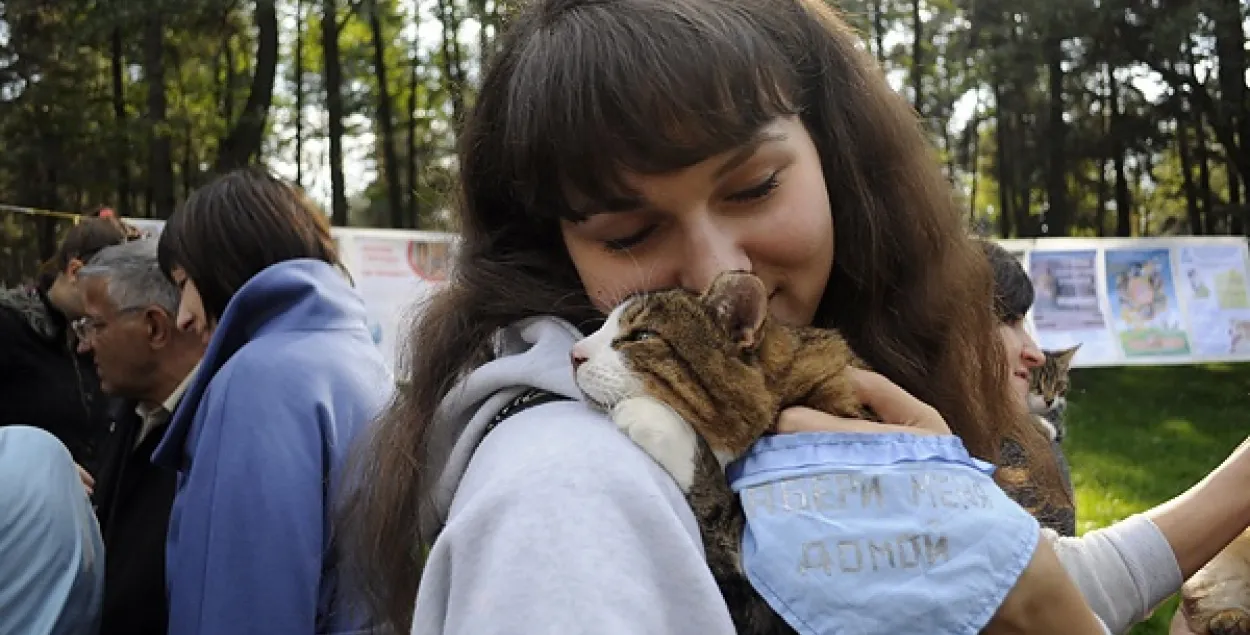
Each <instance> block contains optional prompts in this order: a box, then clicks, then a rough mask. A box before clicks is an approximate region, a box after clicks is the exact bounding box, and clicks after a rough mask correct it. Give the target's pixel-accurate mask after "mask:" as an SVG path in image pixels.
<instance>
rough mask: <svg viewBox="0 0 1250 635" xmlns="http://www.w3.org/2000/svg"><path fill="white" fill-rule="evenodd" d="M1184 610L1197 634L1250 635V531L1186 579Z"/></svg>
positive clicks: (1183, 593) (1182, 591)
mask: <svg viewBox="0 0 1250 635" xmlns="http://www.w3.org/2000/svg"><path fill="white" fill-rule="evenodd" d="M1181 611H1182V612H1183V614H1184V616H1185V620H1186V622H1187V623H1188V624H1189V630H1191V631H1193V632H1194V633H1195V634H1196V635H1250V530H1247V531H1246V532H1245V533H1243V534H1242V535H1240V536H1238V537H1237V539H1236V540H1234V541H1233V542H1232V544H1230V545H1228V546H1227V547H1225V548H1224V550H1223V551H1221V552H1220V554H1219V555H1217V556H1216V557H1215V558H1213V559H1212V560H1211V562H1208V563H1207V565H1206V566H1205V567H1203V568H1202V569H1200V570H1199V571H1198V573H1195V574H1194V576H1193V577H1191V578H1190V579H1189V581H1187V582H1185V585H1184V586H1182V587H1181Z"/></svg>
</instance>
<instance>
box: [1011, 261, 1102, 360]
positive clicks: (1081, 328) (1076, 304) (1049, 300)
mask: <svg viewBox="0 0 1250 635" xmlns="http://www.w3.org/2000/svg"><path fill="white" fill-rule="evenodd" d="M1028 272H1029V277H1030V278H1032V280H1033V290H1034V297H1035V299H1034V301H1033V328H1034V331H1035V332H1036V336H1037V343H1038V345H1039V346H1041V348H1042V349H1043V350H1050V351H1054V350H1061V349H1065V348H1070V347H1072V346H1075V345H1077V344H1080V345H1081V349H1080V350H1079V351H1077V354H1076V359H1075V360H1074V361H1075V363H1078V364H1079V363H1082V362H1087V361H1109V360H1114V359H1115V358H1116V356H1117V355H1119V347H1118V346H1117V345H1116V342H1115V340H1114V339H1113V338H1112V337H1111V334H1110V333H1109V332H1108V331H1107V321H1106V318H1105V316H1104V315H1103V312H1102V303H1101V299H1100V297H1099V288H1100V287H1099V285H1098V251H1097V250H1095V249H1081V250H1073V251H1034V252H1033V253H1032V254H1031V255H1030V258H1029V269H1028Z"/></svg>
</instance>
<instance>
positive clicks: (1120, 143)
mask: <svg viewBox="0 0 1250 635" xmlns="http://www.w3.org/2000/svg"><path fill="white" fill-rule="evenodd" d="M1107 89H1108V92H1109V94H1110V100H1109V101H1110V105H1111V111H1110V112H1111V160H1112V161H1113V162H1114V163H1115V214H1116V222H1115V235H1116V236H1121V237H1126V238H1127V237H1129V236H1132V234H1133V201H1132V198H1131V193H1130V192H1129V189H1128V176H1127V175H1126V174H1125V170H1124V155H1125V154H1126V152H1127V150H1125V148H1124V140H1123V139H1122V135H1123V134H1124V130H1123V125H1122V123H1121V117H1122V115H1121V114H1120V86H1119V83H1118V82H1117V81H1116V79H1115V72H1114V70H1113V69H1111V68H1110V67H1108V69H1107Z"/></svg>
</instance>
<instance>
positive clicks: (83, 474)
mask: <svg viewBox="0 0 1250 635" xmlns="http://www.w3.org/2000/svg"><path fill="white" fill-rule="evenodd" d="M74 467H76V468H78V480H80V481H82V486H83V488H84V489H86V490H87V494H88V495H91V494H94V493H95V478H94V477H92V476H91V473H90V472H88V471H87V470H86V468H84V467H83V466H81V465H79V464H77V463H75V464H74Z"/></svg>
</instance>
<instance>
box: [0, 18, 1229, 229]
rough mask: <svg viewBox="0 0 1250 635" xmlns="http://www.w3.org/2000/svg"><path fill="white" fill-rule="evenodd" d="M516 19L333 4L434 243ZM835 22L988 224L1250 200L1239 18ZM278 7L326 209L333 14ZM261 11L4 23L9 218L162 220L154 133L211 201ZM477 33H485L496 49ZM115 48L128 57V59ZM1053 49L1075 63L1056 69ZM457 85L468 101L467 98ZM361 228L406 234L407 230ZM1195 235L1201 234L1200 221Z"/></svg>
mask: <svg viewBox="0 0 1250 635" xmlns="http://www.w3.org/2000/svg"><path fill="white" fill-rule="evenodd" d="M1233 4H1236V3H1233ZM514 5H515V3H512V2H503V1H502V0H335V1H334V2H333V6H334V7H335V19H336V22H337V23H338V24H339V26H340V27H341V29H340V34H339V55H338V59H337V60H335V62H336V63H337V64H338V66H339V67H340V70H341V74H342V85H341V94H342V96H343V112H342V120H343V121H344V123H345V124H346V132H345V134H346V138H347V140H348V141H349V142H350V143H349V145H351V144H355V145H356V146H359V144H360V143H361V142H362V140H368V139H371V138H374V137H373V136H372V135H376V134H377V132H378V126H377V117H378V113H379V102H378V99H379V95H380V94H381V91H380V90H379V89H378V88H379V87H378V84H377V79H376V78H377V76H378V74H377V72H376V71H377V69H376V68H375V61H374V53H373V47H372V44H373V43H372V36H371V33H370V28H369V24H368V19H367V18H368V16H369V15H370V14H371V13H372V12H373V11H376V12H377V15H378V16H379V18H380V21H381V26H382V31H383V38H382V39H383V40H384V45H385V46H384V51H383V57H384V64H385V67H386V78H387V80H386V81H387V89H388V90H387V93H388V94H389V95H390V101H391V104H390V105H391V108H390V110H391V112H392V124H393V129H394V134H395V138H394V139H393V140H392V145H393V147H394V148H395V150H396V153H397V155H398V163H399V164H400V170H399V172H400V180H401V184H400V185H401V188H400V189H401V190H402V192H404V199H405V203H404V204H405V207H406V208H407V209H406V210H405V214H404V217H405V218H408V217H409V216H410V215H411V213H412V212H413V211H414V210H415V213H416V215H417V217H418V218H415V219H414V218H408V220H407V221H406V224H414V223H424V224H430V223H434V222H436V221H435V219H436V218H446V216H447V210H448V208H449V207H450V204H451V197H450V192H451V189H452V188H451V184H452V182H453V181H454V176H455V162H454V148H455V127H456V124H455V121H454V116H455V115H456V113H457V111H458V110H463V109H464V108H465V107H467V106H468V105H471V104H472V102H473V82H474V81H475V78H476V77H478V76H479V75H480V68H479V67H480V65H481V63H482V60H483V59H484V58H485V57H486V56H488V55H489V53H490V52H491V51H492V50H493V48H494V46H495V45H494V43H493V40H494V37H495V36H496V35H497V32H498V29H499V28H500V26H501V25H503V24H505V23H506V19H507V16H508V14H509V13H510V12H511V11H512V10H514V9H515V7H514ZM837 5H838V7H839V8H840V9H841V10H842V12H843V15H844V16H845V17H846V18H847V19H848V20H849V21H851V22H852V24H853V25H854V26H855V28H857V29H858V30H859V31H860V32H861V33H862V34H863V36H864V39H865V47H866V48H867V49H868V50H869V51H871V52H872V53H873V54H874V56H876V57H877V59H878V60H880V63H881V65H882V71H883V72H884V73H885V75H886V76H887V77H888V78H889V79H890V81H891V82H892V83H893V84H894V85H895V86H896V88H897V89H898V90H899V91H900V92H901V93H902V94H903V95H905V96H906V97H907V98H908V99H910V100H911V101H912V102H913V103H914V104H915V107H916V109H917V111H918V112H919V113H920V114H921V115H922V118H923V121H922V123H923V126H924V129H925V130H926V131H927V132H928V133H929V134H930V135H931V137H932V138H933V142H934V145H935V147H936V156H937V157H938V159H939V160H940V161H941V162H942V164H943V165H944V166H945V168H946V171H947V174H948V176H949V177H950V179H951V182H952V184H954V186H955V188H956V190H957V194H958V195H959V198H960V199H961V200H963V201H965V203H963V205H965V206H966V209H967V211H968V212H969V216H970V217H971V220H972V221H973V222H974V223H977V224H985V225H988V226H989V227H991V228H994V231H995V232H996V233H1006V234H1010V235H1019V236H1026V235H1032V234H1035V233H1037V232H1039V231H1041V228H1042V227H1043V226H1046V227H1048V228H1049V229H1050V230H1051V231H1059V232H1061V233H1066V234H1070V235H1092V234H1097V233H1099V231H1100V230H1099V228H1098V224H1099V222H1100V221H1101V223H1102V231H1104V232H1112V231H1114V229H1115V227H1116V225H1117V218H1116V216H1117V207H1123V208H1124V211H1125V214H1126V218H1127V220H1128V226H1129V227H1130V228H1131V229H1132V231H1133V233H1140V234H1145V235H1153V234H1155V233H1157V232H1160V231H1163V230H1164V229H1165V225H1166V226H1167V227H1170V228H1175V227H1176V226H1177V224H1178V223H1177V222H1176V221H1171V222H1170V224H1168V223H1169V221H1168V220H1167V219H1175V218H1180V219H1182V220H1187V219H1186V214H1188V211H1187V210H1188V209H1189V207H1190V206H1189V205H1187V200H1186V196H1187V195H1190V194H1192V195H1194V196H1195V199H1196V200H1200V201H1205V200H1207V199H1210V200H1211V201H1212V204H1213V205H1215V206H1217V207H1219V206H1224V205H1225V204H1226V203H1228V202H1229V201H1230V200H1242V201H1245V200H1246V196H1244V195H1242V193H1241V191H1240V190H1237V191H1233V190H1231V189H1230V183H1231V181H1230V179H1229V177H1228V175H1229V174H1230V173H1232V174H1234V175H1237V174H1239V172H1238V168H1237V165H1238V161H1237V159H1238V158H1243V159H1242V163H1243V164H1244V163H1245V159H1244V157H1247V153H1248V152H1250V150H1248V149H1247V148H1248V146H1246V145H1245V142H1237V136H1236V135H1235V134H1231V132H1235V131H1236V126H1238V125H1241V124H1240V123H1239V122H1241V121H1243V120H1250V112H1248V111H1247V109H1248V108H1250V104H1241V105H1238V104H1237V103H1235V100H1234V101H1228V100H1225V99H1224V98H1223V96H1222V94H1221V87H1222V86H1223V87H1226V86H1227V82H1225V83H1223V84H1222V83H1221V82H1220V81H1219V79H1220V78H1219V77H1218V73H1217V71H1218V69H1220V68H1223V67H1224V66H1227V64H1221V61H1222V60H1220V59H1219V58H1218V51H1219V47H1218V46H1217V43H1218V42H1217V36H1223V37H1225V39H1228V38H1229V37H1235V36H1236V33H1234V32H1230V31H1228V30H1227V28H1225V30H1224V31H1221V30H1220V29H1219V28H1217V27H1218V25H1219V24H1224V25H1226V27H1227V25H1230V24H1233V22H1230V21H1229V20H1228V19H1226V17H1227V16H1226V15H1225V14H1227V13H1228V9H1227V7H1228V6H1229V0H1198V1H1196V2H1190V3H1182V4H1179V5H1177V4H1174V3H1163V4H1159V3H1153V4H1151V3H1146V4H1143V3H1139V2H1130V0H1099V1H1097V2H1096V1H1094V0H1075V1H1073V2H1061V3H1055V2H1049V1H1043V0H1026V1H1024V2H1009V1H1007V0H980V1H978V2H973V1H972V0H846V1H845V2H840V3H837ZM1156 5H1157V6H1156ZM277 6H278V12H279V15H280V16H281V19H280V59H279V65H278V72H277V80H276V82H275V84H276V86H275V87H276V91H275V94H274V97H273V101H272V106H271V109H270V116H269V117H268V118H267V129H266V134H265V139H264V143H263V144H262V148H261V150H262V152H261V156H260V160H261V161H264V162H267V163H270V164H273V165H275V166H278V167H282V171H283V173H284V174H287V175H288V176H293V175H294V174H293V173H294V170H293V169H292V164H293V163H294V161H295V157H294V152H295V147H296V139H295V137H296V130H295V127H294V122H295V120H296V114H297V113H296V112H295V104H296V98H295V91H296V87H297V83H296V82H295V77H294V72H295V70H294V69H295V66H296V59H295V56H296V55H297V51H296V47H295V40H296V37H295V32H296V25H297V24H299V25H300V27H301V30H302V38H301V44H302V46H301V47H300V50H299V52H298V55H299V56H300V60H299V61H300V63H301V64H300V65H301V66H302V67H303V73H302V76H301V77H300V78H299V79H300V81H299V82H298V87H299V89H300V94H301V95H302V98H303V99H302V101H303V105H304V110H303V117H301V118H300V123H301V127H300V129H299V136H300V141H301V142H302V143H301V144H300V145H301V146H302V148H303V150H304V152H305V154H304V157H302V161H303V165H302V167H303V172H304V176H305V183H306V184H309V185H310V186H312V187H313V188H314V189H313V194H314V195H315V196H316V197H317V198H318V199H319V200H321V201H322V202H323V203H325V204H327V206H328V203H329V199H330V196H329V194H328V192H327V191H325V182H326V181H327V180H328V179H327V177H326V176H324V174H323V172H324V171H325V170H326V168H327V161H326V160H325V158H324V154H325V152H324V147H325V146H326V143H327V141H326V137H327V135H328V125H327V123H328V119H327V116H326V115H327V108H326V102H325V93H326V91H325V88H326V87H325V69H326V60H325V55H324V51H323V50H322V47H321V27H322V24H321V20H322V13H323V10H324V7H325V0H279V1H278V5H277ZM255 12H256V3H255V0H248V1H243V0H196V1H195V2H174V1H173V0H152V1H149V2H144V3H138V2H132V1H129V0H84V1H83V2H74V3H48V2H44V1H42V0H6V1H5V2H3V3H0V21H2V22H3V24H4V25H5V26H6V27H7V29H6V30H5V31H4V33H5V35H6V36H5V37H3V38H0V139H2V140H3V147H4V149H5V151H4V152H3V153H0V203H9V204H20V205H29V206H36V207H49V208H54V209H58V210H68V211H76V210H79V209H81V208H84V207H89V206H94V205H96V204H100V203H107V204H111V205H114V206H119V207H121V208H123V209H126V210H127V211H129V212H130V213H133V214H137V215H145V214H147V213H148V212H149V210H151V209H152V203H151V202H150V199H151V196H152V193H153V188H154V186H155V185H157V183H156V182H155V181H154V177H153V176H152V174H153V173H152V170H153V167H154V166H153V163H152V161H153V159H152V153H151V149H152V143H153V140H154V139H156V138H157V137H158V134H160V135H164V136H166V137H168V138H169V140H170V157H169V160H170V171H171V172H172V178H173V183H172V184H170V185H172V187H173V194H174V197H175V199H181V198H182V197H184V196H185V195H186V194H187V193H188V192H189V191H190V190H191V189H193V188H194V187H196V186H198V185H199V184H201V183H203V182H204V180H205V179H206V178H208V177H209V171H210V170H211V169H212V166H213V164H214V162H215V160H216V158H217V155H218V152H219V148H220V145H221V142H222V140H223V139H224V138H225V137H226V135H227V133H228V132H229V131H230V129H231V128H232V126H233V125H234V124H235V123H236V122H237V120H238V118H239V116H240V114H241V113H242V111H243V109H244V104H246V103H247V100H248V97H249V91H250V87H251V82H252V76H253V75H254V73H255V70H256V59H255V58H256V55H257V50H258V49H257V26H256V20H255ZM297 13H298V15H297ZM917 15H918V16H919V23H918V24H917V23H916V16H917ZM156 16H159V17H160V19H161V20H162V22H163V31H162V36H163V41H162V49H161V56H160V59H161V60H162V62H163V65H164V76H165V82H164V83H165V88H164V93H163V94H164V97H165V101H166V114H165V117H164V118H163V119H161V120H160V121H156V120H154V118H153V117H152V116H151V113H150V109H149V97H150V96H151V95H150V91H149V88H150V83H149V81H148V76H147V75H148V73H147V67H148V65H149V63H150V59H149V56H148V55H147V52H148V48H147V40H146V36H147V28H146V27H147V25H148V24H149V22H150V21H151V20H152V19H153V18H154V17H156ZM440 16H442V19H449V20H454V23H452V24H450V27H451V29H450V30H451V31H453V32H454V33H456V34H457V37H456V39H455V44H456V45H457V46H454V47H451V53H452V55H450V56H449V55H447V54H445V52H444V46H443V42H442V37H443V35H442V34H443V33H444V29H443V28H442V26H443V25H442V24H441V23H440V22H439V20H440ZM1222 16H1223V17H1222ZM1221 19H1223V20H1224V22H1220V20H1221ZM479 24H486V25H488V28H487V29H486V31H485V32H484V33H483V32H481V31H480V30H479V29H478V25H479ZM1230 33H1231V35H1229V34H1230ZM418 34H420V37H418ZM115 36H116V37H117V39H118V44H119V45H120V46H119V48H118V50H117V51H116V52H117V53H120V56H116V55H114V53H115V51H114V46H113V44H114V42H113V40H114V37H115ZM1243 38H1244V36H1243ZM1048 42H1058V47H1057V48H1055V47H1053V46H1052V47H1051V48H1049V49H1048V48H1047V43H1048ZM1056 55H1057V58H1056V57H1055V56H1056ZM114 62H120V64H121V71H122V72H121V76H122V86H121V88H122V90H123V95H122V96H121V99H120V104H121V116H119V115H118V113H117V112H115V104H114V100H115V97H116V95H115V94H114V85H113V73H112V70H113V64H114ZM1051 62H1057V63H1058V64H1059V68H1060V69H1061V73H1062V77H1061V81H1060V84H1059V85H1060V87H1061V88H1062V90H1061V92H1059V93H1055V92H1054V91H1053V90H1052V85H1051V84H1050V82H1049V80H1050V73H1051V71H1052V70H1053V69H1052V64H1051ZM1152 72H1154V73H1155V74H1153V75H1152V74H1151V73H1152ZM1159 72H1162V73H1164V75H1159V74H1158V73H1159ZM1169 73H1170V74H1169ZM458 77H465V78H467V80H468V81H467V82H466V83H465V84H461V83H460V82H457V81H453V80H454V79H455V78H458ZM1160 78H1162V79H1160ZM917 85H918V86H919V89H920V90H919V95H917V94H916V91H915V88H914V87H915V86H917ZM1112 88H1114V89H1115V90H1114V93H1113V91H1112ZM1143 89H1144V90H1143ZM1056 109H1057V110H1056ZM1056 111H1059V112H1062V114H1063V117H1062V121H1063V123H1062V124H1061V125H1060V127H1059V128H1055V125H1056V124H1054V123H1053V122H1052V116H1051V113H1053V112H1056ZM1180 112H1188V113H1190V117H1191V119H1193V118H1194V117H1196V116H1198V115H1200V116H1201V121H1202V122H1203V127H1202V129H1201V130H1200V131H1197V130H1193V129H1191V130H1190V132H1191V134H1189V135H1188V139H1189V143H1190V144H1191V145H1192V146H1193V147H1190V148H1188V150H1190V154H1191V155H1192V156H1193V157H1195V158H1194V160H1193V162H1191V168H1192V172H1191V173H1192V174H1193V175H1194V179H1195V182H1197V180H1196V179H1197V172H1198V168H1197V160H1198V159H1197V158H1196V157H1197V156H1198V151H1199V148H1198V146H1197V143H1198V141H1199V140H1200V141H1201V142H1202V147H1201V151H1202V156H1203V157H1204V158H1205V159H1206V166H1207V168H1208V173H1209V176H1210V179H1209V184H1210V185H1209V187H1210V190H1209V191H1210V194H1209V195H1207V191H1205V190H1204V191H1198V192H1193V191H1192V190H1187V189H1186V188H1184V187H1181V186H1179V185H1178V184H1180V183H1182V182H1183V181H1182V178H1181V176H1182V172H1181V167H1180V160H1179V157H1180V152H1179V144H1180V141H1179V139H1178V136H1177V134H1176V125H1177V124H1176V121H1177V117H1178V113H1180ZM1113 121H1114V122H1113ZM410 122H411V123H412V136H413V142H412V143H409V139H408V137H409V129H410V126H409V123H410ZM1190 125H1191V126H1192V125H1193V123H1192V122H1191V124H1190ZM1000 145H1002V146H1003V147H999V146H1000ZM381 147H382V146H381V140H377V139H375V140H374V145H373V146H372V148H371V149H370V150H369V151H367V152H365V153H364V155H365V156H364V158H363V161H364V163H365V165H363V166H362V165H357V164H358V163H360V162H361V159H360V158H358V157H359V153H352V152H349V156H348V159H347V161H348V162H349V165H347V166H345V169H346V171H347V172H348V173H349V174H351V175H353V177H352V178H351V179H349V183H348V189H349V190H350V191H349V192H348V194H350V195H351V197H352V199H353V200H354V201H355V203H354V205H358V206H359V207H360V209H361V210H364V209H366V208H368V209H374V210H375V211H376V210H382V211H383V212H385V211H387V210H386V207H388V206H389V202H388V201H387V200H386V197H385V192H386V191H387V188H386V187H383V186H378V187H373V186H372V185H371V184H369V183H364V182H361V179H359V178H358V175H359V174H360V173H361V172H362V168H368V169H367V172H368V173H370V174H377V175H379V176H378V177H377V178H383V176H382V175H383V174H384V173H383V172H382V171H381V170H380V169H378V168H380V167H381V166H380V158H378V157H380V156H381ZM1117 159H1118V160H1120V161H1121V162H1122V163H1123V164H1124V165H1125V166H1126V169H1125V171H1124V174H1125V179H1126V180H1127V181H1130V182H1127V183H1125V185H1124V187H1123V188H1122V189H1123V193H1124V195H1125V198H1124V200H1123V203H1124V205H1123V206H1117V202H1116V198H1117V197H1116V194H1115V192H1116V187H1115V179H1116V172H1115V170H1114V168H1113V163H1114V161H1115V160H1117ZM1056 171H1058V172H1056ZM410 172H415V175H414V176H410ZM1056 175H1057V178H1055V177H1056ZM1100 175H1101V178H1100ZM1240 180H1241V181H1245V180H1247V179H1245V178H1244V175H1243V178H1241V179H1240ZM974 183H975V191H973V189H974ZM1055 183H1058V184H1060V189H1061V190H1062V191H1063V193H1064V195H1065V199H1066V200H1065V201H1061V202H1066V207H1061V208H1060V209H1059V211H1060V212H1063V211H1064V210H1065V209H1066V219H1061V218H1060V216H1063V214H1060V215H1059V216H1057V215H1056V212H1054V211H1052V210H1050V209H1049V208H1050V201H1049V199H1050V198H1051V195H1052V194H1053V193H1054V192H1053V189H1054V184H1055ZM123 194H124V198H125V200H121V199H122V197H123ZM1200 212H1201V213H1207V212H1206V210H1200ZM0 214H3V212H0ZM1221 214H1223V215H1221V216H1219V217H1218V218H1217V219H1216V220H1217V221H1218V222H1215V223H1214V224H1213V225H1212V227H1214V228H1215V229H1217V230H1219V231H1230V230H1238V231H1240V230H1244V229H1246V224H1244V223H1242V224H1239V223H1237V222H1233V221H1234V220H1236V218H1237V217H1236V215H1235V214H1234V215H1233V216H1228V214H1227V212H1221ZM352 218H353V219H354V220H353V222H362V223H364V222H367V223H371V224H372V223H388V222H389V221H390V219H391V215H390V214H389V213H376V214H363V215H362V214H354V215H352ZM1213 218H1214V217H1213ZM1061 221H1062V222H1061ZM440 222H445V221H440ZM1057 222H1058V223H1059V224H1058V225H1056V224H1055V223H1057ZM1179 225H1180V226H1181V227H1183V228H1188V227H1189V223H1188V222H1180V223H1179Z"/></svg>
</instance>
